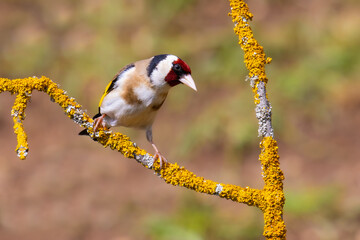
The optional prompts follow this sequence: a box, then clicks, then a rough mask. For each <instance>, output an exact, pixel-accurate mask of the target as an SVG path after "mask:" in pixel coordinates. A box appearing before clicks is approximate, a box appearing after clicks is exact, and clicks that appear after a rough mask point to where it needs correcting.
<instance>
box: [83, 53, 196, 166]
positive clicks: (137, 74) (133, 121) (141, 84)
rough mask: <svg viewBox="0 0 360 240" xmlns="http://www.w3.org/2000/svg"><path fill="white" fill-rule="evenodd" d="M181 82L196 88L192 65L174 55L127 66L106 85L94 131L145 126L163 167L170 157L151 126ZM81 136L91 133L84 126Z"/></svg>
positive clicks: (148, 137) (143, 127)
mask: <svg viewBox="0 0 360 240" xmlns="http://www.w3.org/2000/svg"><path fill="white" fill-rule="evenodd" d="M179 84H185V85H187V86H188V87H190V88H192V89H193V90H195V91H197V88H196V85H195V82H194V80H193V78H192V76H191V69H190V67H189V65H188V64H186V63H185V62H184V61H183V60H181V59H180V58H179V57H177V56H175V55H172V54H160V55H156V56H153V57H151V58H148V59H144V60H140V61H137V62H134V63H131V64H128V65H126V66H125V67H123V68H122V69H121V70H120V71H119V72H118V73H117V74H116V75H115V77H114V78H113V80H112V81H111V82H110V83H109V84H108V85H107V87H106V88H105V91H104V94H103V95H102V97H101V99H100V102H99V107H98V110H99V112H98V113H97V114H96V115H95V116H94V117H93V119H94V123H93V124H94V125H93V126H94V127H93V131H94V132H96V131H97V130H98V128H99V126H102V127H104V128H106V129H109V128H110V127H117V126H123V127H131V128H138V129H144V130H145V131H146V139H147V140H148V141H149V143H150V144H151V146H152V147H153V149H154V150H155V154H154V158H155V159H159V161H160V169H161V168H162V165H163V164H164V163H166V162H167V159H166V158H165V157H164V156H163V155H162V154H161V153H160V151H159V150H158V148H157V146H156V145H155V143H154V141H153V134H152V125H153V123H154V120H155V117H156V114H157V112H158V110H159V109H160V108H161V106H162V105H163V103H164V101H165V99H166V97H167V95H168V92H169V90H170V89H171V88H172V87H175V86H177V85H179ZM79 135H89V134H88V132H87V129H85V130H83V131H81V132H80V133H79Z"/></svg>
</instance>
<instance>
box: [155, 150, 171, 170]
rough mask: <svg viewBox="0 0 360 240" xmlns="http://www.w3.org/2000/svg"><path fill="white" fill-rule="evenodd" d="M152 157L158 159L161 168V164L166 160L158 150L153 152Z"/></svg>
mask: <svg viewBox="0 0 360 240" xmlns="http://www.w3.org/2000/svg"><path fill="white" fill-rule="evenodd" d="M154 158H155V159H159V161H160V169H162V166H163V164H164V163H167V162H168V161H167V159H166V158H165V157H164V156H163V155H161V153H160V152H158V151H157V152H155V154H154Z"/></svg>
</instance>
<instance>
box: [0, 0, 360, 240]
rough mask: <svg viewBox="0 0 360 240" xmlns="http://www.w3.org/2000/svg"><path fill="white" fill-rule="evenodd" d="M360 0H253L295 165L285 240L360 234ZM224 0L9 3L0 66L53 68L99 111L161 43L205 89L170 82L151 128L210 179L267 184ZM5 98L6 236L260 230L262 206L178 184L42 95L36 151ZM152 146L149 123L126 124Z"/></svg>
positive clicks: (288, 187) (236, 235)
mask: <svg viewBox="0 0 360 240" xmlns="http://www.w3.org/2000/svg"><path fill="white" fill-rule="evenodd" d="M359 5H360V3H359V1H356V0H343V1H335V0H327V1H325V0H318V1H310V0H305V1H295V0H292V1H285V0H272V1H260V0H254V1H250V2H249V6H250V9H251V11H252V12H253V13H254V15H255V17H254V21H253V22H252V28H253V30H254V32H255V36H256V39H257V40H258V41H259V42H260V43H261V44H262V45H263V46H264V47H265V52H266V53H267V55H268V56H270V57H272V58H273V62H272V64H270V65H268V66H267V74H268V77H269V79H270V82H269V84H268V90H269V98H270V101H271V103H272V106H273V123H274V127H275V134H276V139H277V140H278V142H279V146H280V157H281V159H280V161H281V168H282V170H283V171H284V174H285V177H286V179H285V182H284V183H285V185H284V186H285V194H286V198H287V201H286V206H285V214H284V217H285V221H286V224H287V229H288V239H295V240H296V239H315V240H317V239H324V240H325V239H326V240H329V239H330V240H331V239H340V238H341V239H357V240H359V239H360V227H359V226H360V200H359V197H360V174H359V172H360V161H359V155H360V140H359V138H360V127H359V123H360V94H359V90H358V89H360V81H359V80H360V71H359V70H360V68H359V66H360V28H359V23H360V21H359V20H360V15H359V11H360V6H359ZM228 12H229V6H228V2H227V1H217V0H188V1H182V0H173V1H165V0H157V1H155V0H136V1H130V0H127V1H114V0H106V1H101V0H88V1H85V0H79V1H71V0H62V1H60V0H55V1H45V0H43V1H42V0H32V1H30V0H2V1H1V2H0V36H1V38H0V76H1V77H7V78H22V77H28V76H34V75H35V76H41V75H45V76H48V77H50V78H51V79H52V80H54V81H55V82H57V83H59V84H60V85H61V87H62V88H64V89H65V90H66V91H67V92H68V93H69V95H70V96H72V97H75V98H76V99H77V100H78V101H79V103H81V104H83V106H84V108H86V109H88V112H89V114H90V115H92V114H94V113H96V111H97V103H98V101H99V99H100V96H101V94H102V92H103V90H104V88H105V86H106V84H107V83H108V81H110V80H111V79H112V77H113V76H114V74H115V73H116V72H117V71H118V70H119V69H120V68H121V67H122V66H124V65H126V64H127V63H130V62H132V61H135V60H138V59H143V58H148V57H150V56H152V55H156V54H160V53H172V54H176V55H178V56H180V57H181V58H182V59H184V60H185V61H186V62H188V63H189V65H190V66H191V68H192V71H193V77H194V79H195V81H196V84H197V86H198V89H199V91H198V93H194V92H193V91H191V90H190V89H188V88H186V87H184V86H179V87H176V88H174V89H172V90H171V92H170V94H169V97H168V99H167V101H166V103H165V104H164V106H163V108H162V109H161V111H160V113H159V115H158V118H157V121H156V122H155V125H154V137H155V140H156V141H157V144H158V146H159V148H160V149H161V151H162V152H163V153H164V155H166V156H167V157H168V159H169V160H170V161H171V162H178V163H179V164H180V165H183V166H185V167H186V168H188V169H189V170H191V171H194V172H195V173H196V174H197V175H199V176H204V177H205V178H208V179H212V180H214V181H219V182H222V183H232V184H237V185H240V186H244V187H245V186H250V187H255V188H261V187H262V179H261V169H260V164H259V161H258V160H257V158H258V154H259V149H258V143H259V141H260V139H259V138H258V137H257V120H256V118H255V114H254V105H253V96H252V93H251V89H250V86H249V84H248V83H246V82H245V81H244V79H245V76H246V70H245V68H244V64H243V53H242V50H241V49H240V47H239V46H238V44H237V38H236V36H235V35H234V33H233V30H232V28H233V23H232V22H231V19H230V17H228V16H227V13H228ZM13 101H14V97H13V96H10V94H8V93H3V94H1V95H0V135H1V138H0V146H1V147H0V151H1V155H0V187H1V195H0V239H4V240H15V239H29V240H32V239H36V240H42V239H54V240H57V239H59V240H60V239H73V240H78V239H79V240H82V239H86V240H87V239H109V240H132V239H160V240H165V239H175V240H176V239H182V240H184V239H186V240H198V239H210V240H212V239H214V240H215V239H216V240H218V239H220V240H221V239H224V240H227V239H229V240H230V239H262V238H263V237H262V229H263V219H262V217H263V216H262V213H261V212H260V211H259V210H258V209H256V208H252V207H248V206H245V205H244V206H243V205H241V204H235V203H233V202H231V201H226V200H224V199H220V198H217V197H214V196H208V195H204V194H198V193H195V192H193V191H190V190H187V189H183V188H180V187H173V186H170V185H167V184H165V183H164V182H163V181H162V180H161V179H160V178H158V177H156V176H155V175H154V174H153V173H152V172H151V171H148V170H146V169H144V168H143V167H141V166H140V165H139V164H137V163H136V162H135V161H133V160H128V159H125V158H124V157H123V156H121V155H120V154H119V153H117V152H115V151H111V150H110V149H105V148H103V147H102V146H101V145H99V144H97V143H95V142H93V141H91V140H90V139H89V138H86V137H80V136H78V135H77V133H78V131H80V130H81V129H80V128H79V127H78V126H76V125H75V124H73V122H72V121H71V120H69V119H67V117H66V116H65V115H64V114H63V112H62V111H61V109H60V108H59V107H58V106H56V105H55V104H54V103H52V102H50V101H49V97H48V96H47V95H45V94H43V93H37V92H34V93H33V97H32V101H31V103H30V105H29V106H28V109H27V118H26V120H25V128H26V130H27V133H28V140H29V144H30V152H29V155H28V158H27V160H26V161H20V160H19V159H17V157H16V154H15V152H14V149H15V146H16V139H15V134H14V133H13V129H12V119H11V117H10V110H11V106H12V103H13ZM117 130H118V131H121V132H124V133H126V134H128V135H129V136H130V137H131V138H132V140H133V141H135V142H137V143H138V144H139V145H140V146H141V147H143V148H145V149H147V150H149V151H150V152H151V151H152V148H151V146H149V144H148V143H147V142H146V140H145V133H144V132H142V131H137V130H131V129H124V128H118V129H117Z"/></svg>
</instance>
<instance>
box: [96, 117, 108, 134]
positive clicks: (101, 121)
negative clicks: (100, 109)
mask: <svg viewBox="0 0 360 240" xmlns="http://www.w3.org/2000/svg"><path fill="white" fill-rule="evenodd" d="M105 116H106V115H105V114H103V115H101V117H98V118H95V119H94V128H93V129H94V132H96V131H97V129H98V128H99V125H102V126H103V127H104V124H103V120H104V117H105Z"/></svg>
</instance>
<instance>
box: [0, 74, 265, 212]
mask: <svg viewBox="0 0 360 240" xmlns="http://www.w3.org/2000/svg"><path fill="white" fill-rule="evenodd" d="M33 90H38V91H41V92H45V93H47V94H48V95H49V96H50V99H51V100H52V101H53V102H56V103H57V104H59V105H60V106H61V107H62V108H63V110H64V112H65V113H66V115H67V116H68V117H69V118H70V119H72V120H73V121H74V122H75V123H76V124H78V125H80V126H82V127H85V128H87V129H88V131H89V133H90V137H96V139H97V142H98V143H100V144H102V145H103V146H105V147H110V148H111V149H113V150H117V151H119V152H120V153H122V154H123V155H124V156H125V157H127V158H133V159H135V160H136V161H138V162H139V163H141V164H142V165H143V166H145V167H146V168H149V169H152V170H153V171H154V172H155V173H157V174H158V175H159V176H160V177H161V178H162V179H163V180H164V181H165V182H166V183H169V184H172V185H174V186H181V187H185V188H188V189H191V190H194V191H196V192H201V193H207V194H211V195H215V196H219V197H221V198H226V199H230V200H232V201H235V202H239V203H245V204H247V205H250V206H257V207H260V208H264V207H265V203H266V202H265V201H264V199H263V196H262V193H261V190H258V189H251V188H249V187H246V188H242V187H239V186H235V185H231V184H222V183H218V182H214V181H212V180H207V179H204V178H203V177H198V176H196V175H195V174H194V173H192V172H190V171H188V170H186V169H185V168H184V167H180V166H179V165H178V164H176V163H175V164H171V163H167V164H166V165H165V166H163V168H162V169H160V164H159V162H158V161H155V159H154V157H153V156H152V155H151V154H149V153H147V152H146V151H145V150H143V149H141V148H139V147H138V146H137V145H136V144H135V143H133V142H131V141H130V138H129V137H128V136H126V135H124V134H121V133H117V132H112V131H104V129H100V130H99V132H96V133H95V134H94V133H93V119H92V118H91V117H89V115H88V114H87V113H86V112H85V111H84V110H83V109H82V108H81V105H80V104H78V103H77V102H76V101H75V99H74V98H71V97H69V96H67V94H66V92H65V91H64V90H62V89H60V88H59V87H58V86H57V84H56V83H54V82H53V81H51V80H50V79H49V78H47V77H41V78H37V77H29V78H25V79H14V80H10V79H6V78H0V93H1V92H3V91H8V92H10V93H11V94H17V97H16V101H15V104H14V106H13V110H12V113H13V114H12V116H13V119H14V123H15V125H14V128H15V129H16V131H15V133H16V134H17V140H18V147H17V149H16V151H17V153H18V156H19V157H20V159H25V158H26V156H27V152H28V147H27V146H28V145H27V137H26V134H25V130H24V126H23V120H24V119H25V109H26V106H27V103H28V100H29V99H30V97H31V95H30V94H28V93H31V92H32V91H33Z"/></svg>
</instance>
